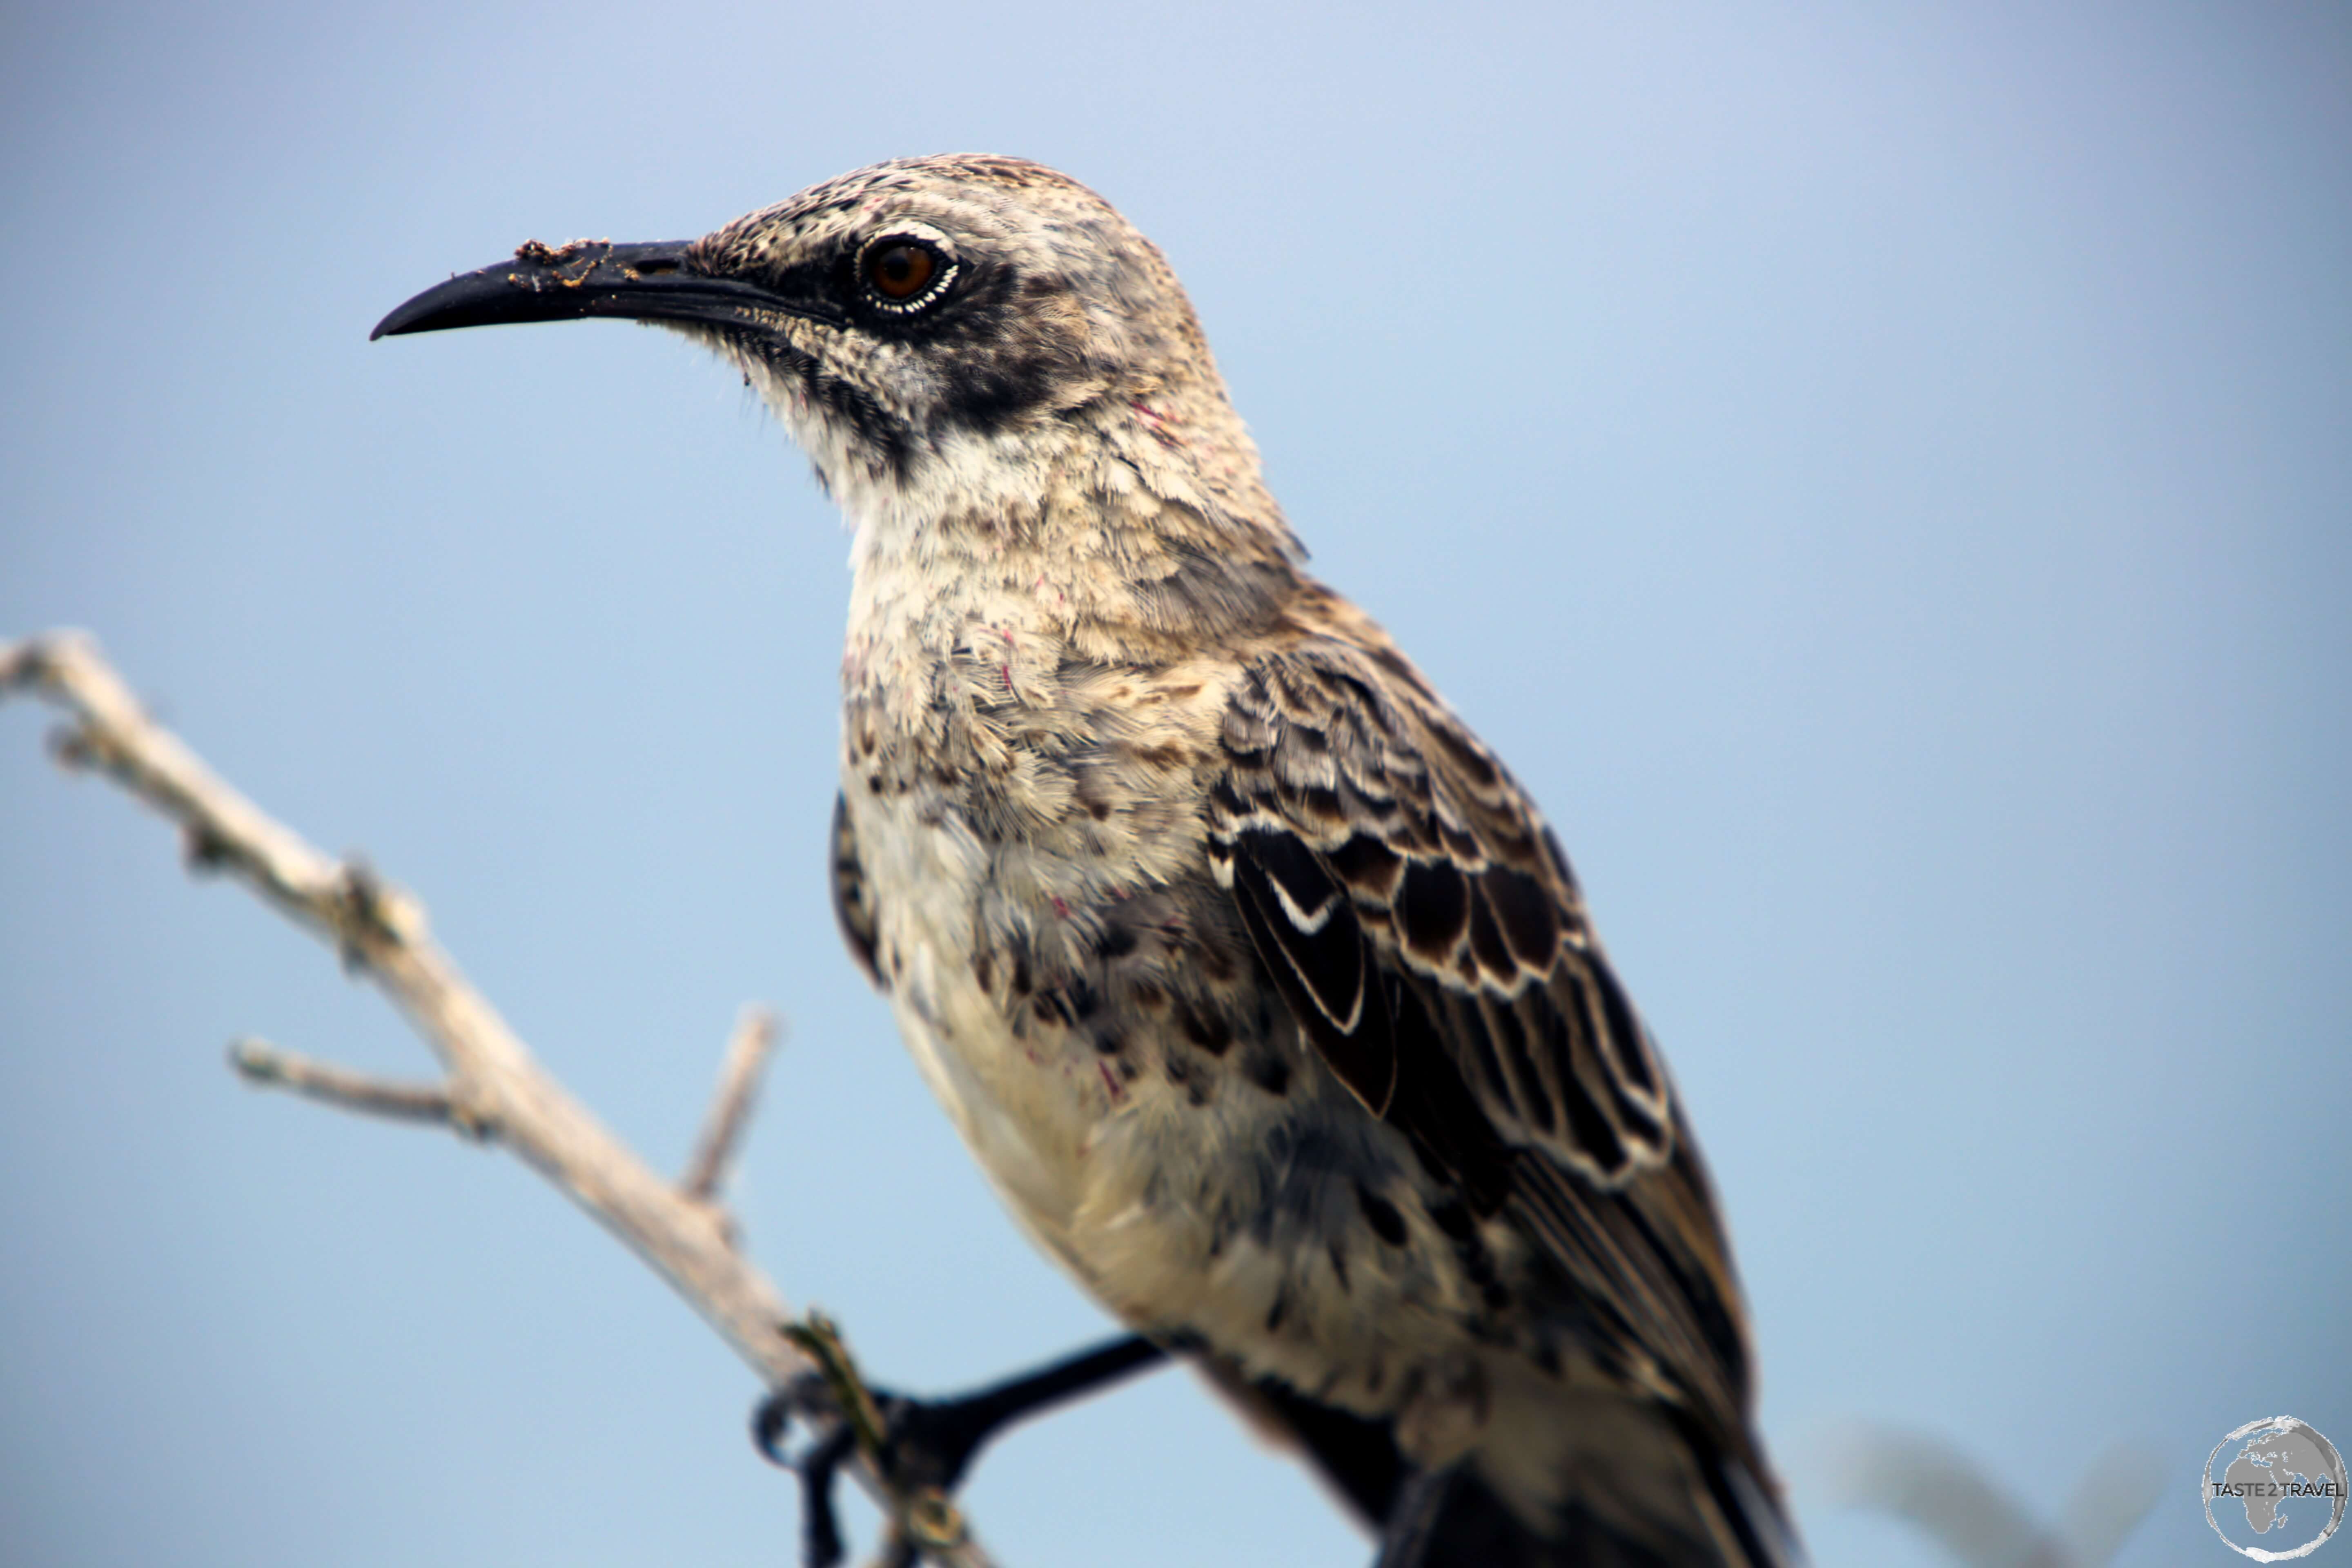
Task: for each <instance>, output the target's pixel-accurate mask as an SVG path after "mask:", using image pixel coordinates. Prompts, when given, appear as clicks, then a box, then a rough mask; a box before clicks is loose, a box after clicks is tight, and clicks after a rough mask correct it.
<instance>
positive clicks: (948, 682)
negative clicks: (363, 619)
mask: <svg viewBox="0 0 2352 1568" xmlns="http://www.w3.org/2000/svg"><path fill="white" fill-rule="evenodd" d="M595 316H615V317H626V318H634V319H637V320H644V321H657V322H660V323H661V324H663V325H665V326H667V327H670V328H673V329H675V330H677V331H681V332H683V333H685V334H686V335H687V336H688V337H690V338H693V339H696V340H698V342H702V343H703V344H705V345H706V346H708V347H709V348H710V349H712V350H714V351H716V352H717V353H719V355H720V356H721V357H722V358H724V359H726V360H727V361H729V362H730V363H732V364H733V365H735V366H736V367H738V368H740V371H741V372H742V374H743V375H744V377H745V378H746V379H747V381H748V382H749V383H750V384H751V385H753V386H755V387H757V388H758V389H759V392H760V394H761V396H762V397H763V398H764V399H765V400H766V401H767V403H768V405H770V406H771V407H772V408H773V409H774V411H775V413H776V415H777V416H779V417H780V418H781V419H782V421H783V422H784V425H785V426H786V428H787V429H788V430H789V431H790V432H791V434H792V436H793V439H794V440H795V441H797V442H798V443H799V445H800V447H802V449H803V451H805V452H806V453H807V454H808V456H809V458H810V459H811V461H812V462H813V463H814V467H815V469H816V474H817V478H818V479H819V481H820V482H821V483H822V484H823V485H824V488H825V489H826V490H827V491H828V492H829V493H830V494H831V495H832V496H833V497H834V498H835V500H837V501H838V502H839V504H840V505H841V507H842V509H843V510H845V512H846V513H847V514H848V517H849V520H850V521H851V523H852V524H853V526H854V528H855V531H856V543H855V546H854V549H853V554H852V563H853V575H852V584H851V589H850V605H849V630H848V640H847V647H846V648H845V652H844V654H843V658H842V667H841V670H842V693H843V718H842V750H841V770H842V774H841V776H842V787H841V795H840V798H839V802H838V804H837V805H836V807H835V815H834V826H833V856H832V861H833V879H834V896H835V905H836V908H837V910H838V911H839V914H840V919H841V929H842V931H843V934H844V935H845V937H846V938H847V940H848V943H849V947H850V950H851V952H853V953H855V954H856V958H857V961H858V962H859V963H861V964H862V965H864V966H865V969H866V973H867V974H868V975H869V976H870V977H871V978H872V979H873V981H874V984H876V985H877V986H878V987H879V988H880V989H881V990H882V991H883V992H884V993H885V994H887V996H888V998H889V1001H890V1005H891V1007H892V1009H893V1010H894V1012H895V1013H896V1015H897V1017H898V1026H899V1029H900V1031H901V1032H902V1033H903V1034H904V1035H905V1037H906V1040H907V1044H908V1047H909V1048H910V1049H911V1050H912V1051H913V1052H914V1055H915V1058H916V1060H917V1061H918V1062H919V1064H920V1066H921V1068H922V1072H923V1075H924V1077H925V1078H926V1079H928V1080H929V1083H930V1085H931V1088H932V1089H934V1090H935V1091H936V1092H937V1093H938V1095H939V1098H940V1102H941V1103H942V1104H943V1105H945V1106H946V1108H947V1110H948V1114H949V1116H950V1118H952V1120H953V1121H954V1122H955V1125H956V1128H957V1130H958V1131H960V1132H961V1133H962V1135H963V1138H964V1141H965V1142H966V1143H968V1144H969V1145H970V1146H971V1151H972V1152H973V1153H974V1154H975V1155H976V1156H977V1157H978V1159H979V1161H980V1163H981V1165H982V1168H983V1169H984V1170H985V1171H986V1172H987V1173H988V1174H989V1177H990V1179H991V1180H992V1182H993V1183H994V1184H995V1185H996V1188H997V1191H998V1192H999V1193H1000V1194H1002V1195H1003V1199H1004V1202H1005V1203H1006V1205H1008V1206H1009V1207H1010V1208H1011V1210H1012V1212H1013V1215H1014V1216H1015V1217H1016V1218H1017V1219H1018V1220H1019V1222H1020V1223H1021V1225H1022V1226H1023V1227H1024V1229H1025V1230H1026V1231H1027V1232H1028V1234H1029V1235H1030V1237H1032V1238H1033V1239H1034V1241H1035V1242H1036V1244H1037V1245H1038V1246H1039V1247H1042V1248H1043V1249H1044V1250H1045V1252H1046V1254H1047V1255H1048V1256H1050V1257H1052V1258H1055V1260H1056V1261H1058V1262H1059V1263H1061V1264H1062V1265H1063V1266H1064V1267H1065V1268H1067V1269H1068V1270H1069V1271H1070V1273H1071V1274H1073V1275H1074V1276H1076V1279H1078V1281H1079V1282H1080V1283H1081V1284H1083V1285H1084V1286H1085V1287H1086V1288H1087V1289H1088V1290H1089V1291H1091V1292H1093V1294H1094V1295H1095V1297H1096V1298H1097V1300H1100V1301H1101V1302H1102V1303H1103V1304H1104V1305H1105V1306H1107V1307H1108V1309H1109V1310H1111V1311H1113V1312H1115V1313H1117V1314H1118V1317H1119V1318H1120V1319H1121V1320H1123V1321H1125V1322H1126V1323H1128V1324H1129V1326H1131V1327H1132V1328H1133V1329H1134V1330H1136V1331H1138V1332H1139V1334H1141V1335H1143V1336H1146V1337H1148V1338H1149V1339H1150V1340H1151V1341H1153V1342H1157V1343H1159V1344H1161V1345H1166V1346H1172V1347H1176V1348H1178V1349H1181V1350H1182V1351H1184V1352H1186V1353H1189V1354H1191V1355H1192V1356H1193V1357H1194V1358H1195V1359H1196V1361H1198V1362H1199V1363H1201V1364H1202V1365H1203V1366H1204V1368H1205V1369H1206V1370H1207V1371H1208V1372H1209V1373H1210V1374H1211V1375H1212V1377H1213V1379H1215V1380H1216V1381H1218V1382H1219V1383H1220V1384H1222V1385H1223V1387H1224V1388H1225V1389H1226V1390H1227V1391H1228V1392H1229V1393H1232V1394H1235V1395H1236V1396H1237V1397H1239V1398H1241V1399H1243V1401H1244V1403H1245V1404H1247V1405H1251V1406H1252V1407H1253V1408H1254V1410H1255V1414H1256V1415H1258V1416H1259V1417H1260V1418H1261V1419H1263V1420H1266V1421H1270V1422H1272V1423H1273V1424H1275V1426H1277V1427H1278V1428H1280V1429H1281V1430H1284V1431H1286V1432H1287V1433H1289V1434H1290V1435H1291V1436H1293V1437H1295V1439H1296V1440H1297V1442H1298V1443H1299V1444H1300V1445H1301V1446H1302V1447H1305V1448H1306V1449H1307V1450H1308V1452H1309V1453H1310V1454H1311V1456H1312V1457H1313V1458H1316V1459H1317V1460H1318V1461H1319V1463H1320V1464H1321V1466H1322V1467H1323V1468H1324V1470H1325V1471H1326V1473H1327V1474H1328V1477H1329V1478H1330V1479H1332V1480H1333V1481H1335V1482H1336V1483H1337V1485H1338V1486H1339V1489H1341V1491H1342V1492H1343V1493H1344V1494H1345V1496H1346V1497H1347V1498H1349V1500H1351V1501H1352V1502H1353V1503H1354V1505H1355V1506H1356V1507H1357V1508H1358V1509H1359V1510H1360V1511H1361V1512H1362V1513H1363V1514H1364V1515H1365V1516H1366V1517H1367V1518H1368V1519H1369V1520H1370V1521H1371V1522H1372V1523H1374V1524H1375V1525H1376V1526H1377V1527H1379V1528H1380V1529H1381V1531H1382V1533H1383V1538H1384V1543H1385V1544H1384V1547H1383V1556H1382V1562H1383V1563H1386V1564H1389V1565H1391V1568H1404V1565H1406V1564H1478V1565H1486V1564H1520V1563H1525V1564H1537V1563H1542V1564H1564V1563H1591V1564H1602V1563H1606V1564H1627V1565H1632V1564H1673V1565H1676V1568H1680V1565H1684V1564H1694V1565H1695V1564H1730V1563H1738V1564H1761V1563H1788V1562H1791V1561H1794V1560H1795V1558H1796V1556H1797V1552H1798V1549H1797V1547H1796V1545H1795V1543H1794V1540H1793V1537H1792V1535H1791V1533H1790V1529H1789V1526H1788V1523H1787V1521H1786V1519H1785V1516H1784V1514H1783V1512H1782V1510H1781V1506H1780V1501H1779V1500H1778V1493H1777V1489H1776V1486H1775V1482H1774V1480H1773V1479H1772V1475H1771V1470H1770V1467H1769V1463H1768V1461H1767V1459H1766V1458H1765V1454H1764V1451H1763V1447H1762V1446H1761V1443H1760V1442H1759V1438H1758V1436H1757V1433H1756V1428H1755V1425H1754V1422H1753V1419H1752V1396H1751V1384H1750V1376H1749V1352H1748V1339H1747V1330H1746V1325H1745V1320H1744V1310H1743V1307H1742V1303H1741V1300H1740V1291H1739V1287H1738V1280H1737V1279H1736V1276H1735V1274H1734V1270H1733V1267H1732V1262H1731V1256H1730V1250H1729V1247H1728V1245H1727V1241H1726V1239H1725V1237H1724V1233H1723V1227H1722V1224H1721V1221H1720V1219H1719V1218H1718V1216H1717V1209H1716V1204H1715V1199H1714V1195H1713V1193H1712V1191H1711V1189H1710V1186H1709V1184H1708V1179H1707V1175H1706V1169H1705V1167H1704V1165H1703V1164H1702V1163H1701V1162H1700V1159H1699V1154H1698V1151H1697V1147H1696V1143H1695V1142H1694V1141H1693V1139H1692V1137H1691V1133H1690V1130H1689V1127H1688V1125H1687V1123H1686V1121H1685V1118H1684V1116H1683V1113H1682V1110H1681V1108H1680V1106H1679V1104H1678V1102H1677V1100H1676V1097H1675V1088H1674V1085H1673V1081H1672V1079H1670V1078H1669V1077H1668V1075H1667V1072H1666V1068H1665V1066H1664V1063H1663V1062H1662V1061H1661V1060H1660V1059H1659V1057H1658V1054H1657V1049H1656V1047H1655V1045H1654V1042H1653V1041H1652V1039H1651V1037H1650V1035H1649V1032H1648V1031H1647V1030H1646V1029H1645V1028H1644V1027H1643V1024H1642V1022H1641V1019H1640V1017H1639V1016H1638V1015H1637V1014H1636V1013H1635V1012H1634V1009H1633V1004H1632V1002H1631V1001H1630V1000H1628V998H1627V996H1626V994H1625V990H1624V987H1623V986H1622V984H1620V983H1619V981H1618V978H1617V975H1616V973H1614V972H1613V971H1612V968H1611V967H1610V964H1609V962H1608V960H1607V959H1606V958H1605V957H1604V956H1603V954H1602V952H1601V944H1600V942H1599V941H1598V940H1597V938H1596V937H1595V936H1594V935H1593V931H1592V926H1591V920H1590V918H1589V916H1588V914H1587V912H1586V910H1585V905H1584V900H1583V897H1582V894H1581V893H1580V890H1579V889H1578V887H1577V883H1576V879H1575V877H1574V875H1573V874H1572V873H1571V872H1570V869H1569V863H1568V859H1567V858H1566V856H1565V855H1563V854H1562V853H1561V850H1560V847H1559V843H1558V842H1557V840H1555V839H1554V837H1552V834H1551V832H1550V830H1549V828H1548V827H1547V826H1545V824H1544V819H1543V816H1542V815H1541V814H1540V813H1539V812H1538V810H1537V809H1536V806H1535V805H1534V803H1533V802H1532V801H1530V800H1529V799H1528V796H1527V795H1526V794H1525V792H1523V791H1522V790H1521V789H1520V787H1519V785H1518V784H1517V781H1516V780H1514V779H1513V778H1512V776H1511V774H1510V773H1508V772H1507V770H1506V769H1505V768H1504V766H1503V764H1502V763H1501V762H1500V761H1498V760H1497V759H1496V756H1495V755H1494V753H1493V752H1489V751H1488V750H1487V749H1486V746H1485V745H1483V744H1481V743H1480V742H1479V741H1478V739H1477V737H1475V735H1473V734H1471V733H1470V732H1469V731H1468V730H1467V729H1466V728H1465V727H1464V725H1463V723H1462V721H1460V720H1459V719H1457V718H1456V717H1455V716H1454V713H1453V711H1452V710H1450V709H1448V708H1447V707H1446V705H1445V703H1444V700H1443V699H1441V698H1440V697H1439V696H1438V695H1437V693H1436V691H1435V690H1434V689H1433V688H1432V687H1431V685H1430V683H1429V681H1428V680H1427V679H1424V678H1423V675H1422V673H1421V672H1420V670H1418V669H1417V668H1414V666H1413V665H1412V661H1411V660H1409V659H1407V658H1405V657H1404V655H1403V654H1402V653H1401V652H1400V651H1398V649H1397V647H1396V646H1395V644H1394V643H1392V642H1391V641H1390V639H1389V637H1388V636H1387V634H1386V633H1384V632H1383V631H1381V628H1380V627H1379V626H1376V625H1375V624H1374V623H1373V622H1372V621H1371V620H1370V618H1369V617H1367V616H1365V615H1364V614H1363V612H1362V611H1360V610H1359V609H1357V608H1356V607H1355V606H1354V605H1351V604H1349V602H1348V601H1347V600H1345V599H1344V598H1341V597H1340V596H1339V595H1338V594H1335V593H1334V592H1332V591H1331V590H1330V589H1329V588H1328V587H1326V586H1324V585H1323V584H1320V583H1318V582H1317V581H1316V580H1315V579H1314V578H1312V577H1310V576H1308V575H1307V573H1306V572H1305V571H1304V570H1303V568H1302V562H1303V559H1304V554H1305V552H1304V551H1303V550H1302V549H1301V548H1300V546H1299V543H1298V542H1297V538H1296V537H1294V535H1293V534H1292V532H1291V531H1290V527H1289V525H1288V524H1287V523H1286V521H1284V518H1283V514H1282V511H1281V510H1280V509H1279V508H1278V507H1277V506H1276V504H1275V501H1274V499H1273V498H1272V497H1271V496H1270V495H1268V494H1267V492H1266V490H1265V486H1264V484H1263V482H1262V480H1261V479H1260V477H1259V471H1258V459H1257V453H1256V449H1255V447H1254V446H1253V445H1252V444H1251V441H1250V437H1249V436H1248V434H1247V433H1246V432H1245V431H1244V428H1243V426H1242V422H1241V420H1240V419H1239V417H1237V416H1235V414H1234V409H1233V406H1232V405H1231V404H1230V403H1229V402H1228V400H1227V398H1226V395H1225V388H1224V384H1223V381H1222V380H1221V379H1220V378H1219V376H1218V374H1217V369H1216V365H1215V363H1214V361H1213V359H1212V357H1211V355H1210V353H1209V346H1208V343H1207V342H1206V341H1205V339H1204V338H1203V337H1202V331H1201V328H1200V324H1199V322H1198V321H1196V319H1195V318H1194V316H1193V313H1192V306H1191V304H1190V303H1189V301H1187V300H1186V299H1185V296H1184V292H1183V289H1181V287H1180V286H1179V285H1178V283H1177V281H1176V278H1175V275H1174V273H1173V272H1172V271H1171V269H1170V268H1169V265H1168V263H1167V261H1166V259H1165V258H1163V257H1162V256H1161V255H1160V251H1159V250H1158V249H1157V248H1155V247H1153V246H1152V245H1151V244H1150V241H1148V240H1146V239H1145V238H1144V237H1142V236H1141V235H1140V234H1139V233H1137V232H1136V230H1135V229H1134V228H1133V227H1132V226H1129V224H1128V222H1127V221H1126V220H1125V219H1124V218H1122V217H1121V216H1119V215H1118V212H1116V211H1115V210H1113V209H1112V208H1111V206H1110V205H1108V203H1106V202H1105V201H1103V200H1102V198H1100V197H1099V196H1097V195H1095V194H1094V193H1093V192H1091V191H1089V190H1087V188H1086V187H1084V186H1082V185H1080V184H1077V183H1076V181H1073V180H1071V179H1069V178H1068V177H1066V176H1065V175H1062V174H1056V173H1055V172H1054V171H1052V170H1050V169H1046V168H1043V167H1040V166H1039V165H1037V164H1034V163H1025V162H1022V161H1020V160H1017V159H1012V158H1001V157H983V156H954V157H937V158H920V159H913V160H908V161H905V162H898V163H883V164H878V165H877V166H875V167H873V168H870V169H863V170H859V171H857V172H856V173H854V174H845V175H842V176H841V177H840V178H838V179H835V180H830V181H827V182H826V183H824V184H820V185H817V186H815V187H814V188H812V189H810V190H808V191H805V192H803V194H801V195H797V196H794V197H793V198H792V199H791V200H789V201H787V202H784V203H782V204H781V205H776V206H772V207H768V208H765V209H763V210H761V211H759V212H755V213H752V214H751V215H750V216H745V217H741V218H738V219H736V220H735V221H734V222H732V223H730V224H728V225H727V226H724V227H723V228H720V229H719V230H718V231H717V232H716V233H714V234H711V235H709V236H706V237H703V238H700V239H697V240H691V241H682V242H677V243H656V244H645V245H616V244H611V243H608V242H604V241H595V242H593V243H592V242H580V243H575V244H572V245H567V246H564V247H547V246H542V245H539V244H537V243H535V242H534V243H533V244H530V245H526V246H525V247H522V248H521V249H520V251H518V252H517V253H516V255H515V257H514V258H513V259H512V260H509V261H506V262H501V263H499V264H498V265H496V266H493V267H489V268H483V269H482V270H480V271H478V272H474V273H470V274H467V275H464V276H461V277H457V278H455V279H451V280H450V281H449V282H447V283H445V284H443V285H441V286H440V287H438V288H436V289H430V290H428V291H427V292H425V293H424V294H421V295H419V296H417V297H416V298H415V299H414V300H410V301H409V302H408V303H407V304H405V305H403V306H402V307H401V308H400V309H399V310H395V311H394V312H393V313H392V314H391V315H390V316H388V317H386V318H385V320H384V321H383V324H382V325H380V326H379V327H378V328H377V329H376V335H378V336H385V335H390V334H395V333H403V332H417V331H434V330H436V329H441V328H448V327H463V326H475V325H482V324H488V323H493V322H509V321H551V320H558V319H570V318H576V317H595ZM1114 1359H1116V1358H1114ZM1122 1364H1124V1363H1122Z"/></svg>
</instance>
